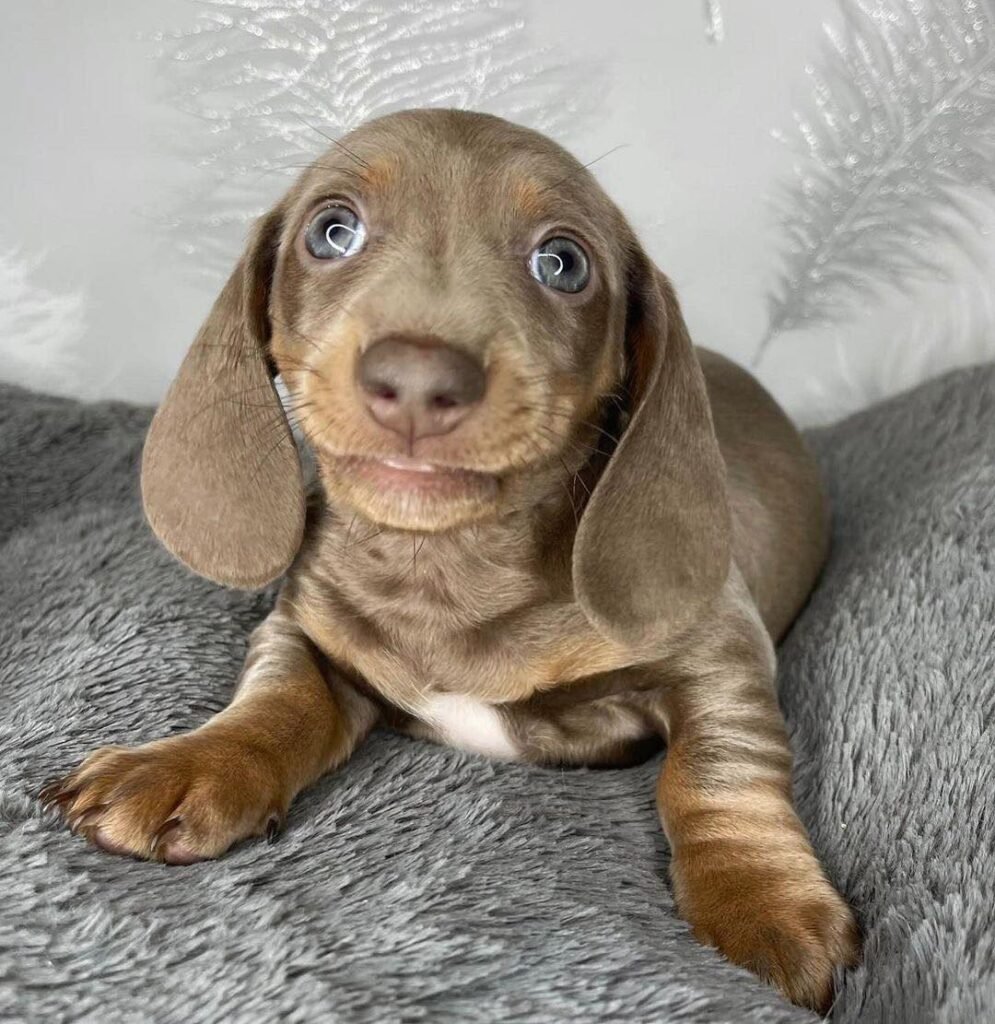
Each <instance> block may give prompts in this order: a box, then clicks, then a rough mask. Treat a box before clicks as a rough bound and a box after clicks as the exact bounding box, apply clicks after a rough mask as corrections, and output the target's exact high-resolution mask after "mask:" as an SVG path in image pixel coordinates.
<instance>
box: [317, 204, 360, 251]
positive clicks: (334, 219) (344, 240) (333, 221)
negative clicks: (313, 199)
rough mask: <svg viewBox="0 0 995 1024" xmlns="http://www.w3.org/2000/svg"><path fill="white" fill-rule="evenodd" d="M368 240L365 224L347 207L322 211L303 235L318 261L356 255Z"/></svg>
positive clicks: (328, 208)
mask: <svg viewBox="0 0 995 1024" xmlns="http://www.w3.org/2000/svg"><path fill="white" fill-rule="evenodd" d="M365 241H366V227H365V225H364V224H363V222H362V221H361V220H360V219H359V217H357V216H356V214H355V213H353V211H352V210H350V209H349V207H348V206H327V207H325V209H324V210H319V211H318V213H317V214H315V216H314V218H313V219H312V220H311V223H310V224H308V227H307V233H306V234H305V235H304V244H305V245H306V246H307V251H308V252H309V253H310V254H311V255H312V256H314V257H315V258H317V259H319V260H335V259H338V258H339V257H341V256H355V254H356V253H357V252H359V250H360V249H362V248H363V243H364V242H365Z"/></svg>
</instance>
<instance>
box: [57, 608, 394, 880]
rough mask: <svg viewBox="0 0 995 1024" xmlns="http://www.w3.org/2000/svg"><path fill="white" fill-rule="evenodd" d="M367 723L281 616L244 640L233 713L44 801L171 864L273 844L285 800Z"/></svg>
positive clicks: (106, 767)
mask: <svg viewBox="0 0 995 1024" xmlns="http://www.w3.org/2000/svg"><path fill="white" fill-rule="evenodd" d="M375 719H376V711H375V709H374V707H373V705H372V704H371V703H370V702H369V701H368V700H367V699H366V698H365V697H363V696H361V695H360V694H359V693H357V692H356V691H355V690H354V689H353V688H352V687H351V686H349V685H348V684H347V683H346V682H345V681H344V680H342V679H340V678H336V677H335V676H334V675H332V676H330V677H329V678H326V675H325V673H324V672H323V671H322V668H321V666H320V664H319V660H318V655H317V652H316V651H315V649H314V647H313V646H312V645H311V642H310V641H309V640H308V639H307V637H306V636H304V635H303V634H302V633H301V631H300V629H299V628H298V627H297V625H296V624H295V623H294V621H293V619H292V618H291V617H290V616H289V615H288V614H287V613H286V612H285V611H283V610H281V607H280V606H279V605H278V606H277V609H276V610H275V611H274V612H273V613H272V614H271V615H270V616H269V618H267V619H266V620H265V622H263V623H262V624H261V625H260V626H259V627H258V629H256V631H255V633H254V634H253V636H252V642H251V645H250V649H249V656H248V658H247V660H246V663H245V668H244V670H243V673H242V678H241V681H240V683H239V686H238V689H237V691H236V693H235V697H234V699H233V701H232V703H231V704H230V705H229V706H228V707H227V708H226V709H225V710H224V711H222V712H220V713H219V714H217V715H215V716H214V718H212V719H210V720H209V721H208V722H206V723H205V724H204V725H202V726H200V728H198V729H195V730H194V731H193V732H190V733H185V734H183V735H180V736H172V737H169V738H168V739H162V740H156V741H154V742H152V743H147V744H145V745H143V746H140V747H133V748H128V747H103V748H102V749H100V750H97V751H96V752H94V753H93V754H91V755H90V756H89V757H88V758H87V759H86V760H85V761H84V762H83V764H82V765H81V766H80V767H79V768H78V769H77V770H76V771H75V772H73V773H72V774H70V775H69V776H67V777H66V778H65V779H62V780H61V781H59V782H57V783H54V784H53V785H52V786H48V787H46V789H45V790H43V791H42V798H43V799H44V800H46V801H47V802H50V803H54V804H56V805H58V806H59V807H60V808H61V809H62V811H63V813H64V814H65V816H66V819H67V820H68V822H69V824H70V825H71V827H72V828H73V830H74V831H78V832H82V833H83V834H84V835H85V836H87V837H88V838H89V839H91V840H92V841H93V842H94V843H96V844H97V845H98V846H100V847H103V848H104V849H106V850H109V851H110V852H112V853H125V854H131V855H133V856H136V857H143V858H147V859H150V860H161V861H166V862H167V863H171V864H189V863H192V862H194V861H198V860H203V859H205V858H209V857H217V856H218V855H220V854H221V853H223V852H224V851H225V850H227V849H228V847H229V846H231V845H232V843H235V842H237V841H238V840H239V839H244V838H246V837H247V836H256V835H262V834H263V833H267V832H270V833H272V832H273V831H274V830H275V829H277V828H278V827H279V825H280V823H281V822H282V820H283V817H284V815H285V814H286V811H287V808H288V806H289V805H290V802H291V800H293V798H294V796H296V794H297V793H299V792H300V791H301V790H302V789H303V788H304V787H305V786H307V785H308V784H309V783H311V782H313V781H314V780H315V779H317V778H318V776H319V775H321V774H322V773H324V772H326V771H328V770H329V769H330V768H333V767H336V766H337V765H340V764H342V762H344V761H345V760H346V759H347V758H348V757H349V756H350V754H351V753H352V751H353V750H354V749H355V747H356V745H357V743H358V742H359V741H360V740H361V739H362V738H363V737H364V736H365V735H366V734H367V733H368V732H369V730H370V729H371V727H372V726H373V723H374V721H375Z"/></svg>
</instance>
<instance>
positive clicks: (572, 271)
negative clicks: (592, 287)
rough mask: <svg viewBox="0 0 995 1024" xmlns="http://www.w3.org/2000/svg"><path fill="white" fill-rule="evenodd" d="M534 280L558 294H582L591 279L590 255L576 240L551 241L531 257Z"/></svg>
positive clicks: (545, 243)
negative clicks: (588, 256) (588, 255)
mask: <svg viewBox="0 0 995 1024" xmlns="http://www.w3.org/2000/svg"><path fill="white" fill-rule="evenodd" d="M529 270H530V271H531V273H532V276H533V277H534V278H535V279H536V280H537V281H538V282H539V283H540V284H544V285H545V286H546V287H547V288H553V289H555V290H556V291H558V292H582V291H583V290H584V289H585V288H586V287H587V282H588V281H590V279H591V265H590V261H589V260H588V258H587V253H586V252H584V250H583V249H582V248H581V247H580V245H578V244H577V243H576V242H575V241H574V240H573V239H572V238H564V237H562V236H557V237H556V238H548V239H547V240H546V241H545V242H543V243H542V245H540V246H537V247H536V248H535V249H534V250H533V252H532V255H531V256H530V257H529Z"/></svg>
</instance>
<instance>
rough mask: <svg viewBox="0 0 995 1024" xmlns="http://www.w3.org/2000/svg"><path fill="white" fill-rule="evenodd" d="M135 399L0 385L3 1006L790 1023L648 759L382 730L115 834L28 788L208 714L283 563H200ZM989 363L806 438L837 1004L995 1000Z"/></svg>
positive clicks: (802, 694)
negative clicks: (726, 951)
mask: <svg viewBox="0 0 995 1024" xmlns="http://www.w3.org/2000/svg"><path fill="white" fill-rule="evenodd" d="M147 420H148V413H147V411H146V410H142V409H134V408H130V407H126V406H122V405H106V404H105V405H96V406H90V407H85V406H80V405H77V404H75V403H73V402H69V401H62V400H57V399H52V398H42V397H37V396H32V395H28V394H26V393H24V392H21V391H17V390H14V389H10V388H7V389H2V390H0V694H2V700H3V712H2V722H0V728H2V739H0V757H2V772H0V785H2V790H0V820H2V826H3V829H2V836H0V885H2V889H0V915H2V916H0V1018H2V1019H3V1020H4V1021H31V1022H35V1021H69V1020H86V1021H90V1020H93V1021H101V1022H103V1024H116V1022H125V1021H127V1022H134V1021H154V1022H156V1024H169V1022H177V1024H194V1022H209V1021H210V1022H213V1021H236V1022H243V1021H245V1022H257V1021H258V1022H263V1021H276V1020H287V1021H302V1022H304V1021H307V1022H312V1021H344V1022H353V1021H355V1022H371V1021H385V1022H395V1021H426V1022H431V1024H446V1022H472V1021H480V1022H494V1021H503V1022H510V1021H514V1022H526V1021H536V1022H560V1021H573V1020H577V1021H583V1022H607V1021H619V1022H621V1021H626V1022H654V1024H660V1022H665V1021H678V1022H705V1021H708V1022H714V1021H729V1022H737V1024H741V1022H764V1024H774V1022H778V1024H787V1022H795V1021H805V1020H812V1019H814V1018H813V1017H812V1016H811V1015H810V1014H807V1013H805V1012H804V1011H801V1010H798V1009H796V1008H793V1007H791V1006H789V1005H787V1004H786V1003H784V1002H782V1001H781V1000H780V999H779V998H778V996H777V995H775V994H774V993H773V992H772V991H770V990H768V989H766V988H765V987H764V986H762V985H761V984H759V983H758V982H756V981H755V980H754V979H753V978H751V977H750V976H749V975H748V974H747V973H746V972H744V971H741V970H739V969H737V968H735V967H732V966H730V965H729V964H727V963H724V962H723V961H722V960H721V959H720V958H719V957H718V956H717V955H716V954H715V953H714V952H713V951H711V950H707V949H704V948H702V947H700V946H698V945H697V944H695V943H694V942H693V941H692V940H691V938H690V937H689V935H688V932H687V929H686V927H685V925H684V924H682V923H681V922H680V921H679V920H678V919H677V918H676V917H675V915H674V910H673V903H672V901H671V897H670V894H669V892H668V889H667V885H666V881H665V879H666V860H667V851H666V845H665V842H664V840H663V838H662V836H661V834H660V829H659V826H658V824H657V820H656V815H655V812H654V805H653V783H654V778H655V775H656V773H657V770H658V767H659V758H657V759H655V760H654V761H652V762H651V763H648V764H646V765H644V766H642V767H640V768H637V769H632V770H627V771H604V772H588V771H564V772H560V771H544V770H539V769H535V768H529V767H522V766H509V765H496V764H491V763H488V762H486V761H484V760H480V759H477V758H475V757H469V756H463V755H461V754H459V753H455V752H453V751H448V750H444V749H439V748H435V747H432V746H429V745H427V744H422V743H417V742H413V741H409V740H405V739H400V738H397V737H392V736H389V735H377V736H376V737H375V738H374V740H373V741H372V742H371V743H369V744H368V745H367V746H366V747H365V749H363V750H362V752H361V753H360V754H359V755H358V756H357V757H356V758H355V760H354V761H353V762H352V763H351V764H350V765H349V766H347V767H346V768H345V769H344V770H343V771H340V772H339V773H338V774H336V775H334V776H332V777H329V778H327V779H325V780H324V781H322V782H321V783H320V784H319V785H317V786H316V787H315V788H314V789H313V790H312V791H310V792H309V793H308V794H306V795H305V796H304V797H303V799H301V800H300V801H299V802H298V803H297V804H296V805H295V806H294V808H293V810H292V813H291V816H290V823H289V830H288V832H287V833H286V834H285V835H284V836H283V838H282V839H280V840H279V842H278V843H277V844H276V845H274V846H267V845H266V844H265V843H259V842H257V843H249V844H246V845H243V846H241V847H239V848H238V849H236V850H235V851H234V852H233V853H231V854H230V855H229V856H227V857H226V858H224V859H223V860H221V861H219V862H215V863H209V864H202V865H198V866H195V867H192V868H166V867H162V866H159V865H154V864H143V863H137V862H133V861H130V860H122V859H118V858H114V857H109V856H107V855H105V854H102V853H98V852H97V851H95V850H93V849H90V848H89V847H88V846H87V845H86V844H85V843H84V842H83V841H81V840H79V839H75V838H73V837H72V836H70V835H69V834H68V833H67V832H66V831H65V829H64V828H63V827H62V826H61V825H60V823H59V822H58V821H57V820H56V818H55V816H54V815H51V814H46V813H43V812H42V810H41V808H40V807H39V805H38V803H37V802H36V801H35V799H34V798H33V793H34V792H35V790H36V788H37V787H38V785H39V784H40V783H41V782H42V781H43V780H45V779H47V778H49V777H50V776H52V775H54V774H56V773H58V772H61V771H62V770H63V769H66V768H68V767H70V766H72V765H73V764H74V763H75V762H76V761H77V760H78V759H79V758H81V757H82V756H83V755H84V754H85V753H86V752H87V751H88V750H89V749H90V748H92V747H94V746H96V745H98V744H102V743H106V742H123V743H138V742H141V741H143V740H147V739H152V738H153V737H157V736H161V735H163V734H165V733H171V732H176V731H178V730H181V729H185V728H188V727H190V726H193V725H196V724H197V723H199V722H201V721H202V720H203V719H204V718H205V717H206V716H207V715H208V714H210V713H211V712H212V711H215V710H216V709H218V708H220V707H221V706H222V705H223V704H224V702H225V698H226V696H227V695H228V693H229V691H230V687H231V684H232V681H233V679H234V676H235V674H236V671H237V669H238V665H239V660H240V658H241V655H242V653H243V650H244V647H245V639H246V634H247V633H248V631H249V628H250V627H251V626H252V624H253V623H254V622H256V621H257V620H258V619H259V618H260V616H261V615H263V613H264V611H265V608H266V606H267V601H268V596H267V595H254V596H253V595H249V596H247V595H244V594H238V593H234V592H228V591H224V590H220V589H218V588H217V587H214V586H211V585H209V584H207V583H205V582H203V581H200V580H197V579H194V578H193V577H192V576H190V575H188V574H187V573H185V572H184V571H183V570H182V569H181V568H180V567H179V566H178V565H176V564H174V563H173V562H172V561H171V560H170V558H169V557H167V556H166V555H165V554H164V553H163V552H162V551H161V550H160V549H159V548H158V547H157V546H156V544H155V543H154V542H153V540H152V539H151V537H150V536H149V534H148V532H147V530H146V528H145V526H144V525H143V522H142V518H141V514H140V512H139V507H138V504H137V500H136V495H135V469H136V463H137V459H138V456H139V449H140V445H141V438H142V433H143V430H144V428H145V426H146V423H147ZM993 438H995V369H993V368H985V369H981V370H972V371H968V372H964V373H960V374H955V375H952V376H948V377H946V378H944V379H942V380H939V381H937V382H934V383H931V384H929V385H927V386H925V387H923V388H920V389H919V390H918V391H916V392H914V393H912V394H910V395H908V396H904V397H902V398H900V399H898V400H896V401H893V402H890V403H888V404H887V405H884V406H882V407H880V408H877V409H874V410H871V411H869V412H866V413H863V414H861V415H858V416H856V417H854V418H852V419H850V420H847V421H846V422H845V423H843V424H841V425H839V426H836V427H833V428H830V429H828V430H825V431H822V432H819V433H818V434H816V435H815V436H814V438H813V440H814V443H815V445H816V447H817V449H818V452H819V454H820V457H821V458H822V460H823V462H824V465H825V468H826V471H827V475H828V477H829V479H830V481H831V486H832V491H833V499H834V504H835V509H836V539H835V551H834V554H833V557H832V561H831V564H830V566H829V569H828V570H827V573H826V575H825V578H824V580H823V582H822V584H821V586H820V587H819V589H818V591H817V592H816V594H815V596H814V598H813V600H812V602H811V604H810V606H809V608H808V609H807V610H806V612H805V613H804V614H803V616H802V618H801V619H800V621H799V622H798V624H797V626H796V627H795V629H794V631H793V633H792V634H791V636H790V637H789V639H788V641H787V643H786V644H785V645H784V648H783V651H782V672H781V679H782V692H783V704H784V707H785V710H786V712H787V715H788V717H789V719H790V722H791V726H792V731H793V735H794V742H795V746H796V749H797V752H798V754H799V768H798V772H797V790H798V797H799V804H800V808H801V813H802V817H803V818H804V819H805V821H806V822H807V823H808V825H809V826H810V828H811V830H812V834H813V838H814V842H815V845H816V847H817V848H818V849H819V851H820V852H821V854H822V856H823V857H824V859H825V863H826V865H827V867H828V870H829V873H830V875H831V876H832V877H833V879H834V880H835V881H836V882H837V884H838V885H839V886H840V888H841V889H842V891H843V892H844V893H846V895H847V896H848V897H849V898H850V899H851V901H852V902H853V904H854V905H855V907H856V908H857V911H858V914H859V916H860V918H861V921H862V924H863V926H864V928H865V930H866V933H867V949H866V959H865V963H864V966H863V967H861V968H860V969H859V970H857V971H856V972H854V973H853V974H851V975H850V976H849V977H848V978H847V979H846V983H845V987H844V989H843V992H842V995H841V996H840V999H839V1001H838V1003H837V1007H836V1011H835V1019H836V1020H837V1021H848V1022H857V1021H860V1022H862V1024H867V1022H875V1021H896V1022H901V1024H916V1022H926V1021H942V1022H949V1024H967V1022H973V1021H987V1022H990V1021H992V1020H995V976H993V966H992V965H993V958H995V911H993V907H995V838H993V837H995V797H993V793H995V786H993V783H995V759H993V743H992V739H993V737H992V727H993V713H995V673H993V669H995V638H993V622H995V607H993V605H995V587H993V577H992V559H993V554H992V552H993V550H995V467H993V451H992V446H993Z"/></svg>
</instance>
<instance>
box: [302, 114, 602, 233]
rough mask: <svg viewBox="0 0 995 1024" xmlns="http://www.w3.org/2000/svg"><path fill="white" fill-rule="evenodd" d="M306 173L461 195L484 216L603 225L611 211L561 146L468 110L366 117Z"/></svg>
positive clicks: (394, 193) (377, 187) (412, 195)
mask: <svg viewBox="0 0 995 1024" xmlns="http://www.w3.org/2000/svg"><path fill="white" fill-rule="evenodd" d="M307 177H308V179H309V184H310V186H311V190H318V191H320V190H321V188H322V186H323V185H325V184H331V183H332V181H333V179H338V180H340V181H341V182H342V183H343V184H344V185H345V186H350V185H351V186H353V187H355V188H358V189H359V190H361V191H363V192H365V193H367V194H372V195H373V196H374V197H376V196H379V197H394V198H403V199H405V200H411V199H414V200H417V201H418V202H422V203H426V204H432V203H435V204H451V203H452V202H453V201H458V200H460V199H461V198H463V199H467V200H469V201H471V202H472V203H473V205H474V207H475V208H476V209H477V210H478V211H484V212H486V213H487V214H489V215H490V216H491V217H500V216H502V215H504V216H508V215H517V216H519V217H524V218H526V219H527V220H529V221H534V222H541V221H545V220H550V221H553V220H561V219H563V218H564V217H566V218H568V219H574V220H578V221H580V222H588V223H590V224H591V226H593V227H595V228H600V229H604V230H606V231H607V230H610V227H611V225H612V224H613V223H614V221H615V219H616V217H617V210H616V208H615V206H614V204H613V203H612V202H611V201H610V200H609V199H608V197H607V196H606V195H605V193H604V192H603V190H602V189H601V187H600V186H599V185H598V184H597V182H596V181H595V180H594V178H593V176H592V175H591V174H590V173H589V172H588V171H587V170H586V168H585V167H584V166H583V165H582V164H581V163H580V162H579V161H578V160H577V159H575V158H574V157H573V156H571V155H570V154H569V153H568V152H567V151H566V150H565V149H563V148H562V147H561V146H559V145H557V144H556V143H555V142H553V141H552V140H551V139H548V138H547V137H546V136H544V135H542V134H540V133H539V132H536V131H533V130H531V129H529V128H524V127H522V126H520V125H515V124H512V123H511V122H508V121H505V120H503V119H501V118H498V117H493V116H491V115H488V114H478V113H471V112H468V111H458V110H412V111H404V112H401V113H398V114H390V115H387V116H386V117H382V118H378V119H377V120H375V121H370V122H368V123H367V124H365V125H363V126H362V127H360V128H358V129H356V130H355V131H353V132H350V133H349V134H348V135H346V136H345V137H343V138H342V139H341V140H340V141H339V142H338V143H337V144H335V145H334V146H333V147H332V149H331V150H330V151H329V152H328V153H326V154H325V155H324V156H323V157H321V158H320V160H318V161H317V162H316V163H315V165H314V167H313V168H312V170H311V172H310V174H309V175H308V176H307ZM578 226H585V225H584V224H583V223H582V224H579V225H578Z"/></svg>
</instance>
